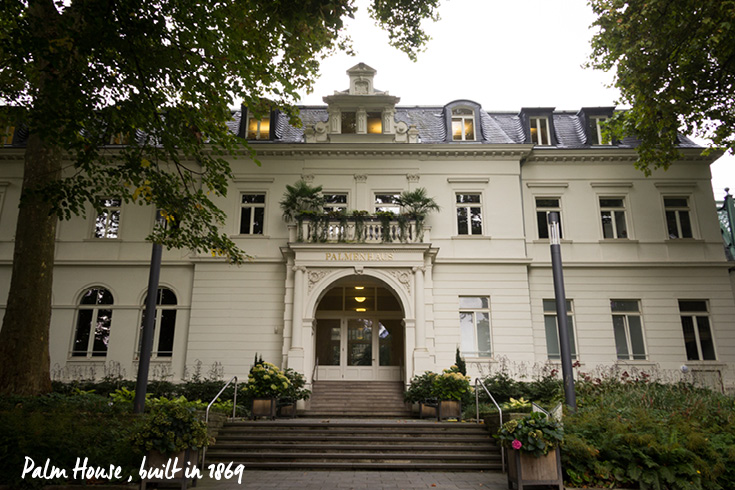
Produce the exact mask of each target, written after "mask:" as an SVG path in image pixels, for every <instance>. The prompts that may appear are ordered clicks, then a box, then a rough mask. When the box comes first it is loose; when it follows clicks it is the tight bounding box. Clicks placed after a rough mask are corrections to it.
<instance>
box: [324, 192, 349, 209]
mask: <svg viewBox="0 0 735 490" xmlns="http://www.w3.org/2000/svg"><path fill="white" fill-rule="evenodd" d="M346 210H347V194H330V193H328V192H325V193H324V212H325V213H331V212H334V211H343V212H344V211H346Z"/></svg>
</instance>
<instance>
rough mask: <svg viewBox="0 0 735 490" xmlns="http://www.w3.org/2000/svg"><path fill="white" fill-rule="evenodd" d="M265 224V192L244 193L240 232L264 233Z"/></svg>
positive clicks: (245, 233) (243, 233)
mask: <svg viewBox="0 0 735 490" xmlns="http://www.w3.org/2000/svg"><path fill="white" fill-rule="evenodd" d="M264 225H265V194H263V193H248V194H242V201H241V208H240V234H241V235H262V234H263V228H264Z"/></svg>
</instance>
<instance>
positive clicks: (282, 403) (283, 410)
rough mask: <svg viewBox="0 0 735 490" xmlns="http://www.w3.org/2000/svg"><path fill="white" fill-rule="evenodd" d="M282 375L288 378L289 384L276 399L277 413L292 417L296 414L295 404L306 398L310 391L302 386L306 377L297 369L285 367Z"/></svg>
mask: <svg viewBox="0 0 735 490" xmlns="http://www.w3.org/2000/svg"><path fill="white" fill-rule="evenodd" d="M283 375H284V376H286V378H288V381H289V383H290V385H289V387H288V388H287V389H286V390H285V391H284V392H283V393H282V394H281V397H280V398H279V399H278V403H277V404H278V413H277V415H278V416H279V417H294V416H295V415H296V404H297V403H298V401H299V400H308V399H309V397H310V396H311V391H310V390H307V389H306V388H304V386H305V385H306V379H305V378H304V375H303V374H301V373H299V372H298V371H294V370H293V369H291V368H287V369H286V370H285V371H284V372H283Z"/></svg>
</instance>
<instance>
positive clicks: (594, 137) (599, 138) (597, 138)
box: [590, 116, 612, 145]
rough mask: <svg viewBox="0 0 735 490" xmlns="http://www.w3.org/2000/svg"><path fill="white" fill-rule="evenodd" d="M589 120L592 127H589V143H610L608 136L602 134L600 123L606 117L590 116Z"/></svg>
mask: <svg viewBox="0 0 735 490" xmlns="http://www.w3.org/2000/svg"><path fill="white" fill-rule="evenodd" d="M590 121H591V123H592V128H591V130H592V131H591V133H592V134H591V135H590V137H591V141H590V144H592V145H611V144H612V140H611V139H610V137H609V136H607V137H606V136H604V135H603V134H602V127H601V125H600V124H601V123H602V122H603V121H607V117H605V116H597V117H592V118H591V119H590Z"/></svg>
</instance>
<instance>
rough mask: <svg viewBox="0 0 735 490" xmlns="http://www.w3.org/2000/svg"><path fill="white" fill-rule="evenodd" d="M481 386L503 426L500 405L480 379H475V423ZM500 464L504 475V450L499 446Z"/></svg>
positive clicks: (478, 412)
mask: <svg viewBox="0 0 735 490" xmlns="http://www.w3.org/2000/svg"><path fill="white" fill-rule="evenodd" d="M478 384H479V385H480V386H482V389H483V390H485V393H487V396H489V397H490V400H491V401H492V402H493V404H494V405H495V408H497V409H498V415H499V416H500V427H502V426H503V409H502V408H500V405H498V402H496V401H495V398H494V397H493V395H492V394H491V393H490V391H488V389H487V386H485V383H483V382H482V380H481V379H480V378H475V411H476V413H475V416H476V417H477V418H476V419H475V420H477V423H478V424H479V423H480V393H479V391H478V389H477V388H478V386H477V385H478ZM500 464H501V465H502V467H503V473H505V448H504V447H503V446H500Z"/></svg>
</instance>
